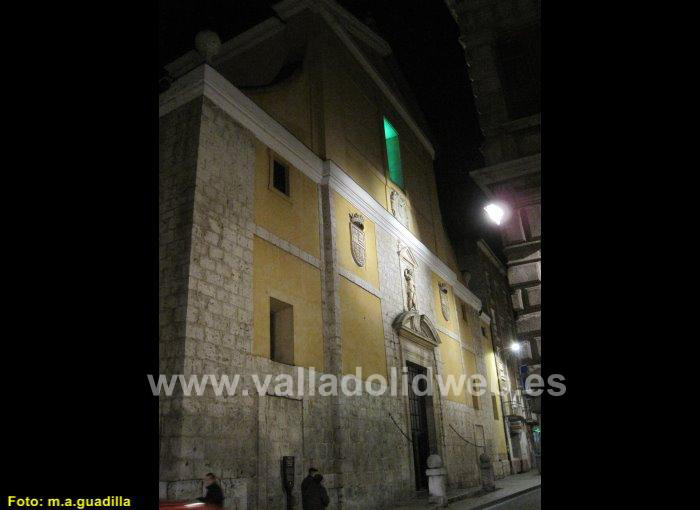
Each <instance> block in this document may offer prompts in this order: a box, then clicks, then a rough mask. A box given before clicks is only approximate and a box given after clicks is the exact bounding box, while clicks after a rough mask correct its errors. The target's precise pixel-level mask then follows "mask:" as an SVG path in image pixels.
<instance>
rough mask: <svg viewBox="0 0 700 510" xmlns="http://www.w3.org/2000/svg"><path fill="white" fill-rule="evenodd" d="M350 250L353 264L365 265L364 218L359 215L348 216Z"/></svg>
mask: <svg viewBox="0 0 700 510" xmlns="http://www.w3.org/2000/svg"><path fill="white" fill-rule="evenodd" d="M350 250H351V252H352V258H353V259H354V260H355V263H356V264H357V265H358V266H360V267H362V266H364V265H365V259H366V256H365V255H366V252H365V218H364V216H362V215H361V214H359V213H351V214H350Z"/></svg>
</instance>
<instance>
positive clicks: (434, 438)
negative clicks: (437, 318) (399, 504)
mask: <svg viewBox="0 0 700 510" xmlns="http://www.w3.org/2000/svg"><path fill="white" fill-rule="evenodd" d="M393 328H394V330H395V331H396V333H397V334H398V336H399V342H400V346H401V348H400V355H401V359H400V361H401V367H402V369H403V367H406V366H407V365H406V364H407V363H413V364H415V365H418V366H420V367H423V368H425V369H426V370H428V374H430V373H432V375H433V378H434V375H435V374H437V373H439V366H440V351H439V349H438V346H439V345H440V343H441V341H440V337H439V335H438V333H437V330H436V329H435V326H434V325H433V323H432V321H431V320H430V319H429V318H428V317H427V316H426V315H424V314H421V313H420V312H418V311H416V310H408V311H405V312H403V313H401V314H399V315H398V316H397V317H396V319H394V322H393ZM401 375H402V376H403V372H402V374H401ZM433 382H434V381H433ZM403 400H404V408H405V414H404V416H405V417H406V423H405V426H406V430H409V431H410V430H411V422H410V420H411V418H410V416H411V413H410V402H409V397H408V395H406V396H403ZM441 406H442V401H441V398H440V394H439V392H434V394H433V395H432V396H428V397H427V398H426V413H427V417H428V440H429V447H430V454H438V455H440V456H442V454H443V451H442V450H443V437H442V434H441V432H440V431H441V430H442V407H441ZM408 455H409V459H408V465H409V466H411V467H412V468H413V466H415V462H416V459H414V455H413V448H408ZM411 476H413V473H411Z"/></svg>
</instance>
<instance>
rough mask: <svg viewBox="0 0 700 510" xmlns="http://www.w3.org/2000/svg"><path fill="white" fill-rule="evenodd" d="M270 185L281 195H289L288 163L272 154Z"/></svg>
mask: <svg viewBox="0 0 700 510" xmlns="http://www.w3.org/2000/svg"><path fill="white" fill-rule="evenodd" d="M270 187H272V188H274V189H276V190H277V191H279V192H280V193H282V194H283V195H286V196H288V197H289V196H291V194H290V191H289V165H287V164H286V163H283V162H282V161H280V160H279V159H278V158H276V157H274V156H273V157H272V162H271V165H270Z"/></svg>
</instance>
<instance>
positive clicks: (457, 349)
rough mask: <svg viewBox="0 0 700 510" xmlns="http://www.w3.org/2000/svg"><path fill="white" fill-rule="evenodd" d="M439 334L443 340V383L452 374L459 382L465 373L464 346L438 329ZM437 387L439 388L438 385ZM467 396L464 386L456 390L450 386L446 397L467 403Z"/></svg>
mask: <svg viewBox="0 0 700 510" xmlns="http://www.w3.org/2000/svg"><path fill="white" fill-rule="evenodd" d="M438 335H439V336H440V341H441V343H440V359H441V360H442V370H443V373H442V377H443V381H444V382H443V384H446V383H447V379H446V378H447V377H448V376H450V375H451V376H452V377H454V379H455V382H459V378H460V376H462V375H463V374H465V371H464V366H463V364H462V355H461V354H462V347H461V346H460V344H459V343H458V342H457V341H455V340H453V339H452V338H450V337H449V336H447V335H445V334H444V333H442V332H439V331H438ZM435 389H436V390H438V388H437V387H436V388H435ZM467 396H468V395H467V393H466V391H465V389H464V386H460V387H459V389H457V390H456V391H455V390H454V389H453V388H452V387H450V390H449V392H448V393H447V396H446V398H447V399H448V400H451V401H453V402H459V403H460V404H467ZM469 399H471V397H469Z"/></svg>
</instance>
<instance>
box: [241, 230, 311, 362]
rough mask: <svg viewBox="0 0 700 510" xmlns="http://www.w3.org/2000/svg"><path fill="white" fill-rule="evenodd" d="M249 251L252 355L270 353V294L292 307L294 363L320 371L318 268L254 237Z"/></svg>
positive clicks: (267, 354) (266, 355)
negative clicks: (250, 260)
mask: <svg viewBox="0 0 700 510" xmlns="http://www.w3.org/2000/svg"><path fill="white" fill-rule="evenodd" d="M253 253H254V254H255V256H254V257H253V354H255V355H257V356H263V357H266V358H267V357H269V356H270V297H273V298H275V299H278V300H280V301H283V302H285V303H288V304H290V305H292V306H293V307H294V365H297V366H302V367H315V368H316V369H317V370H322V369H323V316H322V311H321V310H322V309H321V273H320V271H319V270H318V269H317V268H315V267H314V266H312V265H311V264H307V263H306V262H304V261H302V260H301V259H299V258H297V257H294V256H293V255H291V254H289V253H287V252H284V251H282V250H280V249H279V248H277V247H276V246H273V245H272V244H270V243H268V242H267V241H265V240H263V239H260V238H258V237H255V239H254V245H253Z"/></svg>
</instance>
